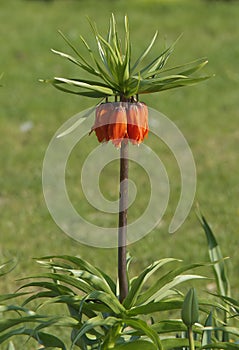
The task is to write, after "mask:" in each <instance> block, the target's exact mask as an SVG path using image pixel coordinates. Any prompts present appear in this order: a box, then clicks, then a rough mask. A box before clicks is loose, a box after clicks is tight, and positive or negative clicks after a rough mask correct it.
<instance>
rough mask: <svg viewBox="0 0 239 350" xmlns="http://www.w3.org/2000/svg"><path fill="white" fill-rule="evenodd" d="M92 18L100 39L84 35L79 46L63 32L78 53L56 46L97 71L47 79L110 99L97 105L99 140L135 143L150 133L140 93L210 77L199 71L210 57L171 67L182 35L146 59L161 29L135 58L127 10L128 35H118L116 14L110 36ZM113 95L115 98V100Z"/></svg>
mask: <svg viewBox="0 0 239 350" xmlns="http://www.w3.org/2000/svg"><path fill="white" fill-rule="evenodd" d="M89 23H90V27H91V29H92V32H93V35H94V39H95V45H94V47H92V46H91V45H90V44H89V43H88V42H87V41H86V40H85V38H83V37H82V36H80V41H81V48H79V49H78V48H77V47H76V46H75V45H74V44H73V43H72V42H71V41H70V40H69V39H68V38H67V37H66V36H65V35H64V34H63V33H61V32H60V34H61V36H62V37H63V39H64V40H65V41H66V42H67V44H68V45H69V46H70V48H71V50H72V51H73V53H74V56H72V55H70V54H68V53H63V52H60V51H57V50H52V51H53V52H54V53H55V54H57V55H59V56H61V57H62V58H65V59H67V60H69V61H70V62H72V63H74V64H75V65H77V66H78V67H79V68H80V70H81V71H82V72H83V71H85V72H86V73H87V75H89V76H91V79H90V78H89V79H83V78H82V79H81V78H63V77H55V78H53V79H49V80H44V81H45V82H48V83H51V84H52V85H53V86H54V87H55V88H57V89H59V90H61V91H63V92H67V93H72V94H76V95H80V96H86V97H91V98H98V99H103V100H104V99H105V103H103V104H101V105H99V106H98V107H97V108H96V119H95V124H94V126H93V127H92V131H94V132H95V133H96V136H97V138H98V141H99V142H107V141H110V140H111V141H112V142H113V144H114V145H115V146H117V147H120V145H121V142H122V140H123V139H127V138H128V139H130V140H131V142H132V143H133V144H139V143H140V142H142V141H143V139H144V137H145V136H147V134H148V121H147V118H148V113H147V106H146V105H145V104H142V103H140V102H139V95H143V94H151V93H154V92H160V91H164V90H169V89H175V88H178V87H183V86H189V85H193V84H196V83H198V82H200V81H203V80H206V79H208V78H209V77H208V76H201V77H195V76H193V73H195V72H197V71H199V70H200V69H202V68H203V67H204V66H205V65H206V64H207V60H206V59H204V58H203V59H199V60H196V61H193V62H190V63H187V64H183V65H179V66H176V67H169V68H165V65H166V63H167V61H168V59H169V57H170V55H171V54H172V53H173V51H174V47H175V44H176V42H177V41H176V42H174V43H173V44H172V45H170V46H168V47H167V48H165V49H164V50H163V52H161V53H159V54H156V56H155V57H154V58H153V59H151V61H149V60H148V59H147V64H144V62H145V61H146V57H147V56H148V55H149V53H150V51H151V49H152V47H153V46H154V44H155V42H156V38H157V35H158V33H157V32H156V33H155V34H154V36H153V38H152V40H151V42H150V43H149V45H148V46H147V47H146V48H145V49H144V51H143V52H142V54H141V55H140V56H139V57H138V58H137V59H136V60H135V62H134V63H132V54H131V47H132V45H131V40H130V31H129V22H128V17H127V16H125V20H124V36H123V38H119V36H118V31H117V24H116V20H115V17H114V15H113V14H112V16H111V18H110V22H109V29H108V33H107V35H106V36H105V37H104V36H102V35H101V34H100V33H99V32H98V30H97V27H96V25H95V24H94V23H93V22H91V21H89ZM83 51H85V54H86V55H84V54H83V53H82V52H83ZM148 62H149V63H148ZM109 99H113V101H112V102H110V101H109ZM117 101H119V102H127V103H128V105H127V106H125V105H124V106H122V105H121V104H119V103H118V102H117ZM115 102H117V103H115ZM131 104H132V106H131Z"/></svg>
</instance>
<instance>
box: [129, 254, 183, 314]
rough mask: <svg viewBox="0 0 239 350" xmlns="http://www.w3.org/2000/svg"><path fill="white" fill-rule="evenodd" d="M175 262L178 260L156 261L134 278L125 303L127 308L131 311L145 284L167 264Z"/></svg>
mask: <svg viewBox="0 0 239 350" xmlns="http://www.w3.org/2000/svg"><path fill="white" fill-rule="evenodd" d="M173 261H174V262H175V261H178V260H176V259H173V258H165V259H162V260H159V261H156V262H154V263H153V264H151V265H149V266H148V267H147V268H146V269H145V270H144V271H142V273H141V274H140V275H139V276H138V277H136V278H134V280H133V281H132V282H131V285H130V289H129V293H128V295H127V297H126V298H125V300H124V303H123V304H124V306H125V308H126V309H130V308H131V307H132V306H133V305H134V303H135V301H136V300H137V298H138V295H139V293H140V291H141V289H142V287H143V285H144V283H145V282H146V281H147V280H148V279H149V277H150V276H151V275H152V274H153V273H154V272H155V271H157V270H158V269H159V268H160V267H162V266H164V265H165V264H168V263H170V262H173Z"/></svg>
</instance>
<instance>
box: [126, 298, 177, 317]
mask: <svg viewBox="0 0 239 350" xmlns="http://www.w3.org/2000/svg"><path fill="white" fill-rule="evenodd" d="M182 303H183V302H182V301H181V300H178V299H175V300H173V299H172V300H165V301H158V302H151V303H148V304H145V305H142V306H136V307H132V308H131V309H130V310H129V311H128V315H130V316H137V315H150V314H152V313H154V312H159V311H172V310H177V309H181V308H182Z"/></svg>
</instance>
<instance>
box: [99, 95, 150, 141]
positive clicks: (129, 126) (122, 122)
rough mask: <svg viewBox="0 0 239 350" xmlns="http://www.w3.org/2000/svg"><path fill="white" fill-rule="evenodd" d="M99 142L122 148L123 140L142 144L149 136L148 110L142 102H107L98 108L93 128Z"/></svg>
mask: <svg viewBox="0 0 239 350" xmlns="http://www.w3.org/2000/svg"><path fill="white" fill-rule="evenodd" d="M92 131H95V134H96V136H97V138H98V141H99V142H108V141H112V143H113V144H114V145H115V146H116V147H120V146H121V142H122V140H123V139H129V140H130V142H131V143H132V144H140V143H141V142H142V141H143V140H144V138H145V137H146V136H147V135H148V131H149V127H148V108H147V106H146V104H144V103H141V102H133V103H131V102H107V103H102V104H100V105H99V106H98V107H97V108H96V113H95V123H94V125H93V127H92Z"/></svg>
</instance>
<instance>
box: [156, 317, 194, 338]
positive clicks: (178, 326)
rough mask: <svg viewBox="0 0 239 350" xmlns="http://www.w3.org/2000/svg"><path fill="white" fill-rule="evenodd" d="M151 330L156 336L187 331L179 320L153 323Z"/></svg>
mask: <svg viewBox="0 0 239 350" xmlns="http://www.w3.org/2000/svg"><path fill="white" fill-rule="evenodd" d="M151 327H152V329H153V330H155V332H157V333H158V334H166V333H173V334H175V333H181V332H185V331H186V330H187V327H186V326H185V325H184V324H183V322H182V321H181V320H170V319H169V320H165V321H159V322H156V323H154V324H153V325H152V326H151Z"/></svg>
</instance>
